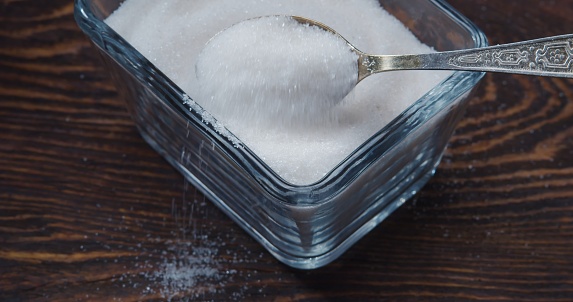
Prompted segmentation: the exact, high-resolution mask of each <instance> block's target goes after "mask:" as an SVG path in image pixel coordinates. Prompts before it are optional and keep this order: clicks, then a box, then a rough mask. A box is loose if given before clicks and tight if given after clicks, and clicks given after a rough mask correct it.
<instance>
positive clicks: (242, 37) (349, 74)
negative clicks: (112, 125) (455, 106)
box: [196, 15, 573, 123]
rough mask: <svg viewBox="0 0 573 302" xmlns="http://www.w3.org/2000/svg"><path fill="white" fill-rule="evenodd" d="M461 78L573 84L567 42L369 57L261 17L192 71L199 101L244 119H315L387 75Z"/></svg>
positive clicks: (296, 22) (314, 25)
mask: <svg viewBox="0 0 573 302" xmlns="http://www.w3.org/2000/svg"><path fill="white" fill-rule="evenodd" d="M423 69H426V70H465V71H487V72H505V73H518V74H529V75H538V76H554V77H568V78H573V35H572V34H569V35H563V36H555V37H548V38H542V39H537V40H530V41H524V42H517V43H511V44H502V45H497V46H491V47H486V48H475V49H464V50H454V51H445V52H436V53H427V54H408V55H372V54H367V53H365V52H362V51H360V50H358V49H357V48H356V47H355V46H353V45H352V44H351V43H350V42H348V41H347V40H346V39H345V38H344V37H342V36H341V35H340V34H338V33H337V32H336V31H335V30H333V29H332V28H330V27H328V26H326V25H324V24H322V23H320V22H317V21H314V20H311V19H307V18H304V17H299V16H284V15H278V16H263V17H258V18H254V19H248V20H245V21H242V22H239V23H237V24H235V25H233V26H231V27H229V28H227V29H226V30H223V31H222V32H220V33H218V34H217V35H216V36H215V37H213V38H212V39H211V40H210V41H209V42H208V43H207V45H206V47H205V49H204V50H203V51H202V52H201V54H200V55H199V58H198V60H197V64H196V75H197V79H198V82H199V86H200V87H201V90H202V99H206V100H209V101H212V103H213V104H214V105H213V106H214V107H215V111H219V112H222V113H231V114H233V115H241V116H244V117H245V118H246V119H257V118H260V117H261V116H264V117H266V118H268V119H270V120H271V121H273V122H280V121H284V122H287V123H299V122H301V123H306V122H309V121H314V120H316V119H320V118H321V117H322V116H323V115H324V114H325V112H329V109H330V108H332V107H334V106H336V105H337V104H338V103H340V102H341V101H342V100H343V99H344V98H345V97H346V95H347V94H348V93H349V92H350V91H351V90H352V89H353V88H354V87H355V86H356V85H357V84H358V83H359V82H360V81H362V80H363V79H365V78H366V77H368V76H370V75H373V74H376V73H380V72H385V71H393V70H423Z"/></svg>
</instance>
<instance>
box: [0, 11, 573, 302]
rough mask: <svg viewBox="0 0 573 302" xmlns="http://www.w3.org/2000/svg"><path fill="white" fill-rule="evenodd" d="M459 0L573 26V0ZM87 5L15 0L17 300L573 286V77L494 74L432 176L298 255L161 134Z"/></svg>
mask: <svg viewBox="0 0 573 302" xmlns="http://www.w3.org/2000/svg"><path fill="white" fill-rule="evenodd" d="M450 3H451V4H452V5H453V6H454V7H456V8H457V9H458V10H460V11H461V12H462V13H463V14H465V15H467V16H468V17H469V18H470V19H472V20H473V21H474V22H475V23H476V24H477V25H478V26H479V27H481V28H482V29H483V30H484V31H485V33H486V34H487V36H488V37H489V39H490V43H491V44H497V43H503V42H513V41H518V40H523V39H532V38H538V37H543V36H548V35H557V34H565V33H573V17H572V16H573V1H571V0H554V1H549V0H547V1H538V0H527V1H524V0H513V1H509V0H505V1H498V0H475V1H466V0H451V1H450ZM72 12H73V4H72V1H71V0H50V1H36V0H34V1H32V0H20V1H15V0H1V1H0V301H80V300H85V301H91V300H94V301H140V300H165V299H167V298H173V300H220V301H226V300H261V301H325V300H349V301H364V300H375V301H378V300H398V301H418V300H424V301H428V300H435V301H444V300H456V301H459V300H479V301H573V85H572V84H573V80H566V79H551V78H539V77H529V76H517V75H516V76H512V75H501V74H489V75H487V76H486V77H485V79H484V80H483V82H482V84H481V86H480V88H479V90H478V91H477V94H476V96H475V97H474V98H473V99H472V101H471V104H470V107H469V109H468V111H467V114H466V116H465V118H464V119H463V120H462V121H461V123H460V124H459V126H458V128H457V132H456V134H455V135H454V137H452V139H451V142H450V145H449V149H448V150H447V152H446V154H445V156H444V160H443V162H442V164H441V165H440V166H439V168H438V170H437V173H436V175H435V177H434V178H433V179H432V180H431V181H430V182H429V183H428V185H426V186H425V187H424V189H423V190H422V191H421V192H420V193H419V194H418V195H417V196H416V197H415V198H413V199H412V200H410V201H409V202H408V203H407V204H406V205H405V206H404V207H402V208H401V209H399V210H398V211H396V212H395V213H394V214H393V215H392V216H391V217H390V218H389V219H387V220H386V221H384V222H383V223H382V224H381V225H380V226H379V227H377V228H376V229H375V230H374V231H373V232H371V233H370V234H369V235H367V236H366V237H365V238H364V239H362V240H361V241H359V242H358V243H357V244H356V245H355V246H354V247H353V248H351V249H350V250H349V251H348V252H347V253H345V254H344V255H343V256H342V257H341V258H340V259H339V260H337V261H335V262H334V263H332V264H331V265H329V266H327V267H325V268H322V269H318V270H314V271H298V270H294V269H290V268H288V267H286V266H284V265H282V264H280V263H279V262H278V261H277V260H275V259H274V258H273V257H271V256H270V255H269V254H268V253H267V252H265V250H264V249H263V248H262V247H261V246H260V245H259V244H258V243H256V242H255V241H254V240H253V239H251V238H250V237H249V236H248V235H246V234H245V233H244V232H243V231H242V230H240V229H239V228H238V227H237V226H236V225H235V224H233V223H232V222H231V221H230V219H228V218H227V217H226V216H224V215H223V214H222V213H221V212H220V211H218V210H217V209H216V208H215V207H214V206H213V205H212V204H210V203H209V201H208V200H205V198H204V197H203V196H202V195H201V194H199V193H197V192H196V190H195V189H194V188H193V187H192V186H190V185H188V184H186V182H185V181H184V180H183V178H182V176H180V175H179V174H178V173H177V172H176V171H175V170H174V169H173V168H171V167H170V166H169V165H168V164H167V162H165V161H164V160H163V159H162V158H161V157H160V156H159V155H158V154H156V153H155V152H154V151H152V149H151V148H150V147H148V146H147V145H146V144H145V143H144V141H143V140H142V139H141V137H140V136H139V135H138V133H137V132H136V130H135V128H134V126H133V123H132V121H131V120H130V117H129V116H128V114H127V112H126V110H125V109H124V105H123V103H122V101H121V100H120V99H119V98H118V96H117V94H116V91H115V88H114V86H113V83H112V82H111V80H110V78H109V77H108V75H107V74H106V72H105V70H104V69H103V68H102V65H101V64H100V61H99V58H98V57H97V55H96V53H95V52H94V51H93V50H92V49H91V48H90V44H89V42H88V40H87V38H85V37H84V36H83V34H82V33H81V32H80V30H79V29H78V28H77V27H76V25H75V22H74V20H73V17H72Z"/></svg>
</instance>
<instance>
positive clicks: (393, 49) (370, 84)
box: [106, 0, 449, 185]
mask: <svg viewBox="0 0 573 302" xmlns="http://www.w3.org/2000/svg"><path fill="white" fill-rule="evenodd" d="M269 15H299V16H304V17H307V18H310V19H313V20H316V21H319V22H321V23H324V24H326V25H328V26H330V27H331V28H333V29H335V30H336V31H338V32H339V33H340V34H341V35H342V36H343V37H345V38H346V39H348V40H349V41H351V42H352V43H353V44H354V45H355V46H356V47H357V48H358V49H360V50H362V51H365V52H368V53H378V54H401V53H423V52H430V51H432V50H431V49H430V48H429V47H428V46H425V45H423V44H422V43H420V42H419V41H418V40H417V39H416V38H415V37H414V36H413V35H412V34H411V33H410V32H409V31H408V30H407V28H405V27H404V25H403V24H401V23H400V22H399V21H398V20H396V19H395V18H394V17H392V16H391V15H390V14H388V13H387V12H386V11H384V10H383V9H382V8H381V7H380V4H379V3H378V1H374V0H345V1H325V0H288V1H283V0H242V1H236V0H194V1H188V0H169V1H158V0H137V1H136V0H127V1H125V2H124V3H123V4H122V5H121V7H120V8H119V9H118V10H116V11H115V12H114V13H113V14H112V15H111V16H110V17H109V18H108V19H107V20H106V22H107V23H108V24H109V25H110V26H111V27H112V28H113V29H115V30H116V31H117V32H118V33H119V34H120V35H122V36H123V37H124V38H125V39H126V40H127V41H129V42H130V43H131V44H132V45H133V46H134V47H135V48H136V49H138V50H139V51H140V52H141V53H142V54H143V55H144V56H146V57H147V58H148V59H149V60H150V61H151V62H152V63H153V64H155V65H156V66H157V67H158V68H159V69H161V70H162V71H163V72H164V73H165V74H166V75H167V76H168V77H169V78H171V80H173V81H174V82H175V83H176V84H177V85H178V86H179V87H181V88H182V89H183V90H184V91H185V92H186V93H187V94H188V95H189V96H191V98H193V99H194V101H195V102H197V103H198V104H200V105H202V106H203V107H205V108H208V106H209V104H208V103H209V100H208V99H200V96H199V95H198V92H199V91H200V89H199V87H198V85H199V84H198V81H197V78H196V74H195V70H194V66H195V64H196V61H197V58H198V56H199V54H200V53H201V51H202V50H203V48H204V47H205V45H206V44H207V42H208V41H209V40H210V39H211V38H212V37H214V36H215V35H216V34H217V33H219V32H220V31H222V30H224V29H226V28H229V27H230V26H232V25H234V24H236V23H239V22H241V21H244V20H246V19H250V18H255V17H260V16H269ZM447 75H449V73H448V72H446V73H444V72H434V71H401V72H392V73H386V74H379V75H375V76H371V77H369V78H367V79H365V80H363V81H362V82H360V84H359V85H358V86H356V88H355V89H354V90H353V91H352V93H350V94H349V95H348V96H347V97H346V98H345V99H344V100H343V102H342V103H341V104H339V105H338V106H335V107H334V108H332V110H333V111H334V112H333V113H332V114H333V115H335V116H337V120H335V121H329V122H325V123H320V124H316V125H313V126H308V127H291V128H286V127H284V126H282V125H281V126H275V127H273V126H272V125H271V126H268V127H264V128H263V127H250V126H249V125H245V124H244V123H243V122H242V121H243V120H244V119H243V118H242V117H238V118H228V119H226V120H221V119H220V118H218V117H217V116H215V117H216V118H218V119H219V120H220V121H221V122H222V123H223V124H225V125H226V127H227V128H228V129H229V130H230V131H231V132H232V133H234V134H235V135H236V136H237V137H238V138H239V139H241V140H242V141H243V142H244V144H245V145H246V146H247V147H249V148H250V149H251V150H253V152H255V153H256V154H257V155H258V156H259V157H260V158H261V159H262V160H263V161H265V162H266V163H267V165H269V167H271V168H272V169H273V170H274V171H275V172H276V173H277V174H279V175H280V176H281V177H282V178H283V179H285V180H286V181H288V182H291V183H293V184H299V185H304V184H310V183H313V182H315V181H318V180H320V178H322V177H323V176H324V175H325V174H326V173H328V172H329V171H330V170H332V169H333V168H334V167H335V166H336V165H337V164H339V163H340V162H341V161H342V160H343V159H344V158H345V157H347V156H348V155H350V153H352V151H354V150H355V149H356V148H357V147H358V146H360V145H361V144H362V143H364V142H365V141H366V140H367V139H368V138H370V137H371V136H372V135H373V134H375V133H376V132H377V131H379V130H380V129H382V128H383V127H384V126H385V125H386V124H387V123H389V122H390V121H391V120H392V119H394V118H395V117H396V116H397V115H398V114H400V113H401V112H402V111H403V110H405V109H406V108H407V107H408V106H409V105H410V104H411V103H412V102H413V101H415V100H417V99H418V98H420V97H421V96H422V95H423V94H425V93H426V92H427V91H429V90H430V89H431V88H432V87H434V86H435V85H436V84H438V83H439V82H440V81H442V80H443V79H444V78H445V77H446V76H447Z"/></svg>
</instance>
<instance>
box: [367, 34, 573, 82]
mask: <svg viewBox="0 0 573 302" xmlns="http://www.w3.org/2000/svg"><path fill="white" fill-rule="evenodd" d="M359 63H360V65H362V66H360V68H361V69H366V70H362V72H366V74H365V76H364V77H366V76H368V75H370V74H372V73H377V72H381V71H389V70H402V69H433V70H436V69H444V70H468V71H491V72H505V73H519V74H529V75H538V76H553V77H567V78H573V34H568V35H562V36H555V37H548V38H542V39H536V40H530V41H524V42H517V43H510V44H501V45H497V46H490V47H485V48H474V49H464V50H454V51H446V52H437V53H430V54H421V55H396V56H393V55H391V56H372V55H363V56H361V58H360V62H359ZM364 77H362V78H361V79H363V78H364ZM361 79H360V80H361Z"/></svg>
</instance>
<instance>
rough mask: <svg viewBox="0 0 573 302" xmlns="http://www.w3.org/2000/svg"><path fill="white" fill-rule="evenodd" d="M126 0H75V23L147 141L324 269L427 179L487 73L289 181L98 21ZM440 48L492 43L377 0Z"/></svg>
mask: <svg viewBox="0 0 573 302" xmlns="http://www.w3.org/2000/svg"><path fill="white" fill-rule="evenodd" d="M121 2H122V1H121V0H76V1H75V18H76V21H77V23H78V24H79V26H80V28H81V29H82V30H83V31H84V32H85V33H86V34H87V36H88V37H89V38H90V39H91V41H92V42H93V44H94V45H95V46H96V48H97V49H98V50H99V52H100V53H101V55H102V58H103V61H104V63H105V65H106V67H107V69H108V70H109V72H110V73H111V75H112V77H113V80H114V81H115V83H116V84H117V88H118V90H119V92H120V94H121V96H122V98H124V99H125V101H126V103H127V108H128V110H129V111H130V113H131V115H132V117H133V119H134V121H135V124H136V125H137V128H138V130H139V132H140V133H141V135H142V136H143V138H144V139H145V140H146V141H147V142H148V143H149V144H150V145H151V146H152V147H153V148H154V149H155V150H156V151H157V152H159V153H160V154H161V155H162V156H163V157H164V158H165V159H166V160H167V161H168V162H169V163H170V164H171V165H173V166H174V167H175V168H176V169H177V170H179V171H180V172H181V173H182V174H183V175H184V176H185V177H186V178H187V180H189V182H191V183H192V184H193V185H195V186H196V187H197V188H198V189H199V190H200V191H201V192H202V193H203V194H205V195H206V196H207V198H209V199H210V200H211V201H212V202H213V203H215V204H216V205H217V206H218V207H219V208H220V209H221V210H222V211H224V212H225V213H226V214H227V215H228V216H229V217H230V218H231V219H233V220H234V221H235V222H236V223H237V224H239V225H240V226H241V227H242V228H243V229H244V230H245V231H246V232H247V233H249V234H250V235H251V236H253V237H254V238H255V239H256V240H258V241H259V242H260V243H261V244H262V245H263V246H264V247H265V248H266V249H267V250H268V251H269V252H270V253H271V254H272V255H274V256H275V257H276V258H277V259H279V260H280V261H282V262H283V263H285V264H287V265H289V266H292V267H295V268H301V269H313V268H317V267H320V266H324V265H326V264H328V263H329V262H331V261H333V260H334V259H336V258H337V257H339V256H340V255H341V254H342V253H343V252H344V251H345V250H347V249H348V248H349V247H350V246H351V245H352V244H353V243H355V242H356V241H357V240H358V239H360V238H361V237H362V236H364V235H365V234H366V233H367V232H368V231H370V230H371V229H372V228H374V227H375V226H376V225H378V224H379V223H380V222H381V221H383V220H384V219H385V218H386V217H388V215H389V214H390V213H392V212H393V211H394V210H395V209H396V208H398V207H399V206H400V205H402V204H403V203H404V202H406V200H408V199H409V198H410V197H412V196H413V195H414V194H416V192H417V191H418V190H419V189H420V188H421V187H422V186H423V185H424V184H425V183H426V182H427V181H428V180H429V178H430V177H431V176H432V175H433V173H434V170H435V168H436V166H437V165H438V163H439V161H440V158H441V156H442V153H443V151H444V149H445V147H446V144H447V142H448V140H449V138H450V136H451V134H452V132H453V131H454V128H455V126H456V124H457V122H458V120H459V119H460V118H461V117H462V115H463V113H464V109H465V107H466V104H467V100H468V95H469V94H470V92H471V91H472V89H473V88H474V87H475V85H476V84H477V83H478V81H479V80H480V79H481V78H482V77H483V73H476V72H455V73H453V74H452V75H451V76H449V77H448V78H447V79H446V80H444V81H443V82H442V83H440V84H439V85H437V86H436V87H434V88H433V89H431V90H430V91H429V92H428V93H426V94H425V95H424V96H423V97H421V98H420V99H418V100H417V101H415V102H414V103H413V104H412V105H411V106H410V107H409V108H408V109H406V110H405V111H404V112H402V113H401V114H400V115H399V116H398V117H396V118H395V119H394V120H393V121H392V122H391V123H389V124H388V125H387V126H385V127H384V128H383V129H380V131H378V132H377V133H376V134H375V135H374V136H372V137H371V138H370V139H368V140H367V141H366V142H364V143H363V144H362V145H361V146H360V147H359V148H357V149H356V150H355V151H354V152H353V153H352V154H351V155H350V156H348V157H347V158H346V159H345V160H344V161H342V162H341V163H340V164H339V165H338V166H336V167H335V168H334V169H333V170H332V171H331V172H330V173H328V174H327V175H326V176H325V177H324V178H322V179H321V180H320V181H318V182H316V183H313V184H311V185H303V186H299V185H292V184H290V183H288V182H286V181H284V180H283V179H281V178H280V177H279V176H278V175H276V173H274V172H273V171H272V170H271V169H270V168H269V167H268V166H267V165H266V164H265V163H264V162H263V161H261V159H259V158H258V157H257V155H256V154H254V153H253V152H252V151H251V150H249V148H248V146H245V145H244V144H243V143H242V142H241V141H240V140H238V139H237V138H236V137H234V136H233V135H232V133H230V132H229V131H227V130H226V129H224V128H221V127H220V125H219V124H218V123H217V121H216V120H215V119H213V118H212V117H210V115H209V114H208V113H207V112H205V111H204V110H203V109H202V108H201V106H200V105H198V104H196V103H195V102H194V101H193V100H191V99H190V98H189V97H187V96H186V95H185V94H184V92H183V91H182V90H181V89H180V88H179V87H177V86H176V85H175V84H174V83H173V82H172V81H171V80H170V79H169V78H167V77H166V76H165V75H164V74H163V73H162V72H161V71H160V70H158V69H157V68H156V67H155V66H154V65H153V64H151V63H150V61H148V60H147V59H146V58H145V57H143V56H142V55H141V54H140V53H139V52H138V51H137V50H135V49H134V48H133V47H132V46H131V45H130V44H129V43H127V42H126V41H125V40H124V39H123V38H122V37H121V36H119V35H118V34H117V33H116V32H115V31H114V30H112V29H111V28H110V27H109V26H107V25H106V24H105V23H104V22H103V20H104V19H105V18H106V17H107V16H109V15H110V14H111V13H112V12H113V11H114V10H115V9H116V8H117V7H118V6H119V5H120V3H121ZM380 4H381V5H382V6H383V7H384V9H386V10H387V11H388V12H390V13H391V14H393V15H394V16H395V17H397V18H398V19H399V20H400V21H401V22H403V23H404V24H405V25H406V26H407V27H408V28H409V29H410V30H411V31H412V32H413V33H414V34H415V35H416V36H417V37H418V39H420V40H421V41H422V42H424V43H426V44H427V45H430V46H432V47H434V48H435V49H436V50H452V49H460V48H470V47H484V46H487V41H486V38H485V36H484V34H483V33H482V32H481V31H480V30H479V29H478V28H476V27H475V26H474V25H473V24H472V23H471V22H469V21H468V20H467V19H466V18H464V17H463V16H461V15H460V14H459V13H457V12H456V11H455V10H454V9H453V8H452V7H451V6H449V5H448V4H447V3H445V2H444V1H440V0H410V1H401V0H380Z"/></svg>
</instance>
